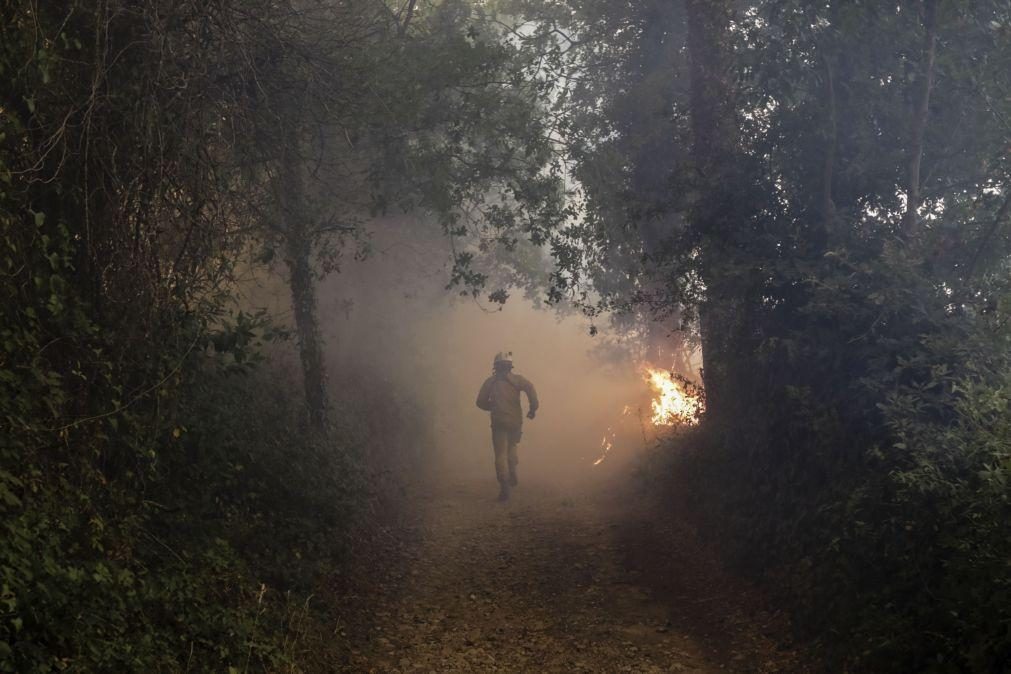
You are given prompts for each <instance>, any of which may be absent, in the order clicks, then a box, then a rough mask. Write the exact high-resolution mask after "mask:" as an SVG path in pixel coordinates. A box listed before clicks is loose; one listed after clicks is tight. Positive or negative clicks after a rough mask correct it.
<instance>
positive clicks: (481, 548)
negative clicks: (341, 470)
mask: <svg viewBox="0 0 1011 674" xmlns="http://www.w3.org/2000/svg"><path fill="white" fill-rule="evenodd" d="M480 487H486V488H485V489H483V490H482V489H480ZM489 491H490V490H489V489H488V488H487V485H484V484H480V485H475V484H474V483H467V482H463V481H460V482H458V483H456V484H455V485H453V486H449V487H442V488H439V489H438V490H431V491H428V492H426V493H424V494H421V495H418V496H416V497H415V498H416V501H417V508H419V511H418V520H417V522H418V525H417V526H418V529H417V530H416V531H415V532H414V533H415V535H414V537H413V538H414V539H415V542H414V543H413V544H410V545H408V546H407V552H406V553H405V554H406V557H407V560H406V563H405V564H402V565H401V567H402V568H401V571H400V572H399V574H398V578H399V580H398V581H397V582H394V583H392V584H385V583H384V584H382V587H384V588H386V589H385V591H382V592H381V594H380V596H377V597H374V598H372V601H370V602H369V603H370V605H371V607H372V609H373V616H372V628H371V630H370V632H369V634H368V635H364V636H363V638H362V639H360V640H359V641H360V643H358V644H357V647H355V648H354V651H353V655H352V660H351V662H350V663H348V664H349V665H350V666H351V668H352V669H354V670H356V671H376V672H433V671H434V672H526V671H537V672H682V671H683V672H710V671H748V672H755V671H762V672H764V671H770V672H771V671H796V670H797V668H796V667H795V666H794V665H793V664H791V663H792V659H791V657H790V655H789V654H788V653H783V652H781V651H779V650H778V648H777V647H776V645H775V643H774V642H773V640H771V639H769V638H767V637H765V636H762V635H761V634H759V633H757V632H756V633H752V630H748V629H745V630H743V633H742V629H741V626H740V625H733V624H732V623H733V622H734V620H733V619H732V617H726V616H728V615H731V614H728V613H727V612H726V611H723V610H722V609H720V608H719V607H714V606H712V603H713V597H711V596H709V594H711V593H712V590H713V589H714V588H713V587H710V583H713V584H715V585H716V586H717V587H716V588H715V589H718V590H720V591H724V590H728V589H729V588H727V587H724V586H723V585H722V584H721V582H720V579H719V578H718V577H713V578H709V577H703V576H704V574H703V576H700V575H699V574H698V573H697V570H693V571H692V573H688V574H680V575H681V577H683V578H684V579H685V580H686V582H688V583H689V585H687V586H685V591H686V592H689V593H699V592H701V588H700V587H699V584H702V585H704V586H706V588H707V589H706V590H705V592H706V593H707V594H706V596H704V597H693V598H692V599H693V600H694V599H702V600H703V601H702V602H701V605H702V608H701V610H702V611H704V612H706V616H704V617H703V618H702V619H699V618H698V617H697V614H698V612H699V610H700V603H699V602H695V604H694V605H690V604H689V603H688V602H677V600H676V595H677V591H676V587H675V586H677V585H678V583H679V582H680V581H678V580H676V579H675V581H674V582H673V585H671V583H667V584H664V583H660V584H657V583H654V582H650V579H649V578H644V577H643V576H644V575H645V576H648V575H649V574H651V573H658V572H662V573H664V574H671V573H674V574H677V573H678V569H676V568H674V569H663V570H661V571H657V570H656V569H655V561H656V560H655V559H652V556H655V554H654V555H652V556H651V555H650V554H647V555H646V556H645V557H643V556H642V555H632V554H630V553H632V552H633V551H632V550H631V549H629V546H636V547H638V546H642V545H644V544H646V545H649V540H648V538H649V535H650V527H649V517H648V515H647V514H646V513H644V512H638V513H637V511H636V509H635V508H632V509H627V508H625V509H623V508H617V509H616V508H615V507H614V503H613V500H612V502H608V503H604V502H603V501H602V497H601V496H599V495H590V494H587V493H585V492H583V493H563V492H559V491H557V490H553V489H551V488H548V487H544V486H528V485H525V484H524V485H521V487H520V488H519V489H518V490H516V492H515V493H514V498H513V500H512V501H510V502H509V503H507V504H500V503H497V502H495V501H494V500H493V499H492V498H491V496H492V495H493V494H490V493H489ZM665 533H666V534H667V535H670V534H671V533H672V532H665ZM644 536H645V537H646V540H644V539H643V537H644ZM658 549H659V548H658ZM653 553H656V550H654V551H653ZM663 557H664V559H665V560H666V559H674V560H675V561H676V562H677V563H679V564H683V563H684V560H683V559H682V560H680V561H678V560H677V556H676V555H673V556H670V555H664V556H663ZM717 596H719V592H717ZM706 604H709V606H706ZM710 614H711V615H710ZM710 618H712V619H710ZM721 625H723V626H727V625H729V627H721ZM693 626H697V627H698V629H694V627H693ZM721 630H722V631H724V632H726V633H725V634H720V632H721ZM714 632H715V634H714Z"/></svg>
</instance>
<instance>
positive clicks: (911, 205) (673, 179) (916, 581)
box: [524, 0, 1011, 672]
mask: <svg viewBox="0 0 1011 674" xmlns="http://www.w3.org/2000/svg"><path fill="white" fill-rule="evenodd" d="M524 4H525V5H526V6H527V8H528V9H530V10H531V11H533V12H535V13H537V15H538V16H539V17H540V18H541V21H543V22H545V23H544V24H543V26H542V29H541V30H540V31H537V30H532V31H531V34H532V35H533V36H534V37H532V38H531V48H535V49H541V50H543V51H544V52H545V53H546V54H547V58H548V59H549V61H550V62H551V63H552V64H553V67H555V68H557V69H558V70H559V72H569V73H572V75H571V79H572V85H571V86H570V87H569V89H568V91H569V94H568V98H567V99H566V105H567V106H568V108H569V118H570V119H571V124H572V128H571V129H570V131H569V134H568V138H569V141H570V143H571V148H570V153H571V156H572V158H573V160H574V165H575V169H574V170H575V171H576V173H577V175H579V177H580V178H581V184H582V186H583V188H584V190H585V203H586V206H587V215H586V218H585V222H584V224H583V225H582V229H581V231H573V232H572V233H573V239H574V242H573V243H572V245H571V247H570V250H571V251H573V257H578V258H579V265H585V267H581V268H580V269H579V270H580V271H582V273H584V274H588V275H589V277H590V280H593V281H595V282H596V284H595V287H596V288H597V289H598V290H600V291H601V292H602V293H603V294H604V305H605V306H628V307H632V308H633V309H636V308H638V310H642V308H647V309H652V310H654V311H656V312H657V313H659V314H660V315H669V314H670V313H672V312H681V313H682V315H683V316H684V317H692V316H695V317H697V319H696V320H694V321H683V322H682V326H681V327H682V328H683V329H687V330H690V331H691V332H692V333H693V337H694V338H695V339H696V340H698V343H700V344H701V348H702V352H703V354H704V357H705V372H704V378H705V384H706V388H707V394H708V400H709V410H708V413H707V419H706V423H705V424H704V425H703V427H702V429H701V430H700V431H699V432H698V433H696V434H694V435H693V436H692V438H691V439H690V442H688V447H687V448H686V449H685V450H684V452H682V453H680V455H681V456H682V457H683V464H682V468H683V469H685V470H689V474H690V475H691V476H693V478H694V481H693V482H692V484H694V485H695V489H696V497H697V501H696V502H697V505H698V507H699V510H700V512H702V513H706V514H707V522H709V523H710V524H711V525H712V527H713V529H714V531H718V532H719V533H720V534H721V537H722V538H723V540H725V541H726V542H728V543H730V547H731V548H732V549H734V550H735V551H736V553H737V555H738V559H739V560H741V561H743V562H746V564H747V565H748V566H749V567H750V568H751V569H753V570H754V571H756V572H759V573H761V574H763V575H764V577H765V578H766V579H767V580H769V582H770V584H775V585H776V586H777V587H778V589H780V590H781V591H782V592H783V594H784V595H785V596H787V597H788V598H789V599H791V600H792V601H793V603H794V605H795V606H796V607H797V610H798V616H799V617H800V618H801V619H800V620H798V621H797V624H798V625H801V626H803V631H804V632H805V633H806V634H807V635H808V636H810V637H817V638H818V639H819V640H820V642H821V644H822V645H823V646H824V648H825V650H826V652H827V654H828V657H830V658H831V662H832V663H833V668H834V669H842V668H844V667H855V666H857V667H864V668H869V669H871V670H873V671H882V670H889V671H918V670H923V669H933V670H937V671H964V670H972V671H981V672H982V671H999V670H1002V669H1006V668H1007V667H1008V665H1009V662H1011V660H1009V658H1011V636H1009V635H1011V613H1009V610H1008V608H1009V606H1011V595H1009V592H1011V574H1009V567H1008V560H1009V559H1011V530H1009V527H1008V522H1009V521H1011V501H1009V489H1008V471H1009V469H1011V435H1009V428H1008V425H1007V421H1006V420H1007V415H1008V403H1009V400H1008V391H1009V388H1008V386H1009V384H1011V379H1009V376H1011V370H1009V369H1008V364H1009V363H1008V360H1007V352H1008V346H1009V340H1011V333H1009V332H1008V320H1007V319H1008V313H1007V312H1008V306H1009V305H1008V299H1009V295H1008V285H1007V276H1006V271H1007V264H1008V260H1009V259H1011V236H1009V233H1008V225H1009V224H1011V223H1009V217H1008V216H1009V213H1008V204H1009V202H1011V196H1009V190H1011V183H1009V180H1011V164H1009V154H1008V152H1007V148H1008V141H1009V138H1011V136H1009V133H1011V127H1008V125H1007V120H1008V119H1009V118H1011V108H1009V106H1008V101H1009V98H1008V93H1009V92H1011V68H1009V67H1008V66H1009V65H1011V40H1009V35H1011V7H1009V6H1008V4H1007V3H1005V2H978V3H976V2H957V1H955V0H937V1H935V0H924V1H909V2H899V3H891V4H890V5H887V6H886V5H884V4H882V3H873V2H827V3H809V2H797V1H794V0H770V1H768V2H746V3H732V2H700V1H691V0H689V1H687V2H684V3H666V2H645V3H637V4H636V5H635V6H634V7H631V6H628V5H617V4H615V3H605V2H594V1H593V0H587V1H578V0H574V1H572V2H560V3H547V5H546V6H545V5H543V4H538V3H524ZM556 30H560V31H563V33H564V35H565V37H564V38H561V39H559V38H558V33H557V32H555V31H556ZM563 262H565V260H563ZM565 278H566V279H572V278H578V277H577V276H576V274H575V273H573V274H571V275H570V276H568V277H565ZM563 280H565V279H563ZM566 289H567V290H570V291H571V290H573V288H572V286H571V284H570V285H569V287H567V288H566Z"/></svg>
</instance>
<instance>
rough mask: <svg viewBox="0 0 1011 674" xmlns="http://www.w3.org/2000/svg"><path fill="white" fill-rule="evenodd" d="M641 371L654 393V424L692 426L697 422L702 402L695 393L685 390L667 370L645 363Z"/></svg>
mask: <svg viewBox="0 0 1011 674" xmlns="http://www.w3.org/2000/svg"><path fill="white" fill-rule="evenodd" d="M643 373H644V375H645V378H646V381H647V382H648V383H649V385H650V388H652V389H653V393H654V397H653V402H652V407H653V417H652V421H653V424H654V425H656V426H675V425H678V424H687V425H689V426H692V425H695V424H697V423H698V417H699V413H700V412H701V411H702V410H701V407H702V403H701V400H700V399H699V397H698V396H697V395H695V394H693V393H691V392H690V391H688V390H686V388H685V387H684V386H683V385H682V384H681V382H679V381H678V380H676V379H675V378H674V377H673V376H671V373H670V372H668V371H667V370H661V369H657V368H655V367H650V366H649V365H647V366H645V367H643Z"/></svg>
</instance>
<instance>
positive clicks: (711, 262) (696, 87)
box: [686, 0, 742, 419]
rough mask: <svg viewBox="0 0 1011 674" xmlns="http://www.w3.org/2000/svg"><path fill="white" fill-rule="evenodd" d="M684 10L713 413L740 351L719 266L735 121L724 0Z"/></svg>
mask: <svg viewBox="0 0 1011 674" xmlns="http://www.w3.org/2000/svg"><path fill="white" fill-rule="evenodd" d="M686 10H687V22H688V26H687V27H688V52H689V58H690V64H689V66H690V71H689V72H690V77H691V92H690V94H691V95H690V114H691V124H692V136H693V138H692V159H693V162H694V164H695V170H696V172H697V174H698V181H699V182H698V187H699V198H698V202H697V203H696V205H695V206H694V208H693V211H692V214H691V219H692V225H693V226H694V228H695V229H696V230H697V231H698V232H699V233H700V234H701V250H700V255H701V275H702V279H703V282H704V283H705V286H706V299H705V302H704V304H703V305H702V307H701V308H700V331H701V337H702V360H703V367H704V380H705V388H706V402H707V406H708V414H709V415H710V417H711V418H714V419H718V418H722V417H724V416H725V415H726V414H727V413H728V410H729V407H730V402H729V401H730V399H731V398H730V397H731V395H733V394H732V393H731V391H730V389H731V387H732V381H733V379H734V377H733V376H732V374H731V371H732V369H733V361H734V360H735V359H737V358H739V357H740V354H739V353H737V351H738V349H737V348H736V347H735V345H736V343H737V341H738V340H737V336H738V335H739V333H740V332H741V327H742V326H740V325H738V324H739V323H740V320H738V319H739V313H740V312H737V311H735V310H734V306H735V304H736V305H738V306H739V305H740V297H739V296H738V293H737V292H736V290H735V288H733V287H731V284H729V283H728V282H727V278H728V274H726V273H725V271H724V270H725V269H726V267H727V265H728V264H732V260H730V259H728V255H731V254H732V253H731V250H732V246H730V245H728V243H729V238H730V237H731V236H732V234H733V231H732V228H733V227H734V226H735V224H738V222H737V217H736V215H737V214H738V212H739V209H737V208H736V207H735V203H736V201H737V196H736V194H735V191H734V177H733V175H732V174H733V168H734V157H735V155H736V153H737V151H738V140H737V139H738V128H737V124H736V120H735V116H734V105H733V88H732V86H731V83H730V81H729V75H730V72H729V67H728V66H729V62H730V54H729V47H728V45H727V36H728V35H729V22H730V11H729V5H728V3H727V2H726V1H725V0H688V2H687V3H686Z"/></svg>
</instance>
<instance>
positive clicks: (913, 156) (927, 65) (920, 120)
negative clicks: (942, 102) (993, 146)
mask: <svg viewBox="0 0 1011 674" xmlns="http://www.w3.org/2000/svg"><path fill="white" fill-rule="evenodd" d="M923 27H924V31H925V35H924V45H923V64H922V72H921V73H920V82H919V83H920V91H919V96H918V98H917V101H916V109H915V110H914V111H913V119H912V120H911V121H912V123H911V124H910V139H909V188H908V194H907V195H906V213H905V215H904V217H903V219H902V229H903V233H904V234H905V235H906V236H907V237H908V236H912V235H914V234H915V233H916V223H917V211H918V210H919V209H920V204H921V202H922V201H923V198H922V196H921V195H920V165H921V164H922V163H923V138H924V136H925V135H926V132H927V121H928V117H929V114H930V94H931V92H932V91H933V89H934V59H935V55H936V52H937V0H924V2H923Z"/></svg>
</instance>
